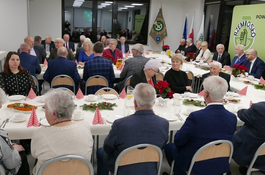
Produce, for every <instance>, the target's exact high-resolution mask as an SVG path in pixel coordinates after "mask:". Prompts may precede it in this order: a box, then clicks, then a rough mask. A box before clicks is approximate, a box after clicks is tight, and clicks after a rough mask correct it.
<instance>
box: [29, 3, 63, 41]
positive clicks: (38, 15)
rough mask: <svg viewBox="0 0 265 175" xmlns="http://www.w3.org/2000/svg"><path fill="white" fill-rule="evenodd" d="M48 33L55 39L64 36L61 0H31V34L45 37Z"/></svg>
mask: <svg viewBox="0 0 265 175" xmlns="http://www.w3.org/2000/svg"><path fill="white" fill-rule="evenodd" d="M48 34H50V35H51V36H52V38H53V40H54V39H56V38H61V37H62V7H61V0H31V1H29V35H30V36H32V37H34V36H35V35H39V36H41V37H42V38H43V39H44V38H45V37H46V35H48Z"/></svg>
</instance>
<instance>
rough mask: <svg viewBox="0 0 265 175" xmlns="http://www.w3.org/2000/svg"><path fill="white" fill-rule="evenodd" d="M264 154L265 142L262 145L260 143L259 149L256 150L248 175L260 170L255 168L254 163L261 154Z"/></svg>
mask: <svg viewBox="0 0 265 175" xmlns="http://www.w3.org/2000/svg"><path fill="white" fill-rule="evenodd" d="M264 155H265V142H264V143H263V144H262V145H260V146H259V148H258V149H257V151H256V153H255V155H254V157H253V159H252V161H251V163H250V165H249V167H248V171H247V175H251V173H252V172H253V171H259V170H258V169H256V168H253V165H254V164H255V162H256V160H257V158H258V157H259V156H264ZM264 165H265V163H264Z"/></svg>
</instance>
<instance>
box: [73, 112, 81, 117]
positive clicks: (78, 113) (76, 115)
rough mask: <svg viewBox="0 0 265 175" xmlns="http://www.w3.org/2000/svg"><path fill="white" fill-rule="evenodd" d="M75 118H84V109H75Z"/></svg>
mask: <svg viewBox="0 0 265 175" xmlns="http://www.w3.org/2000/svg"><path fill="white" fill-rule="evenodd" d="M74 118H75V119H80V118H82V111H75V112H74Z"/></svg>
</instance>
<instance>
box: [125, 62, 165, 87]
mask: <svg viewBox="0 0 265 175" xmlns="http://www.w3.org/2000/svg"><path fill="white" fill-rule="evenodd" d="M159 66H160V63H159V62H158V61H157V60H155V59H153V60H149V61H147V62H146V63H145V65H144V68H143V69H142V70H141V71H140V72H138V73H136V74H133V76H132V78H131V81H130V86H132V87H135V86H136V85H137V84H138V83H148V84H150V85H152V86H154V85H155V84H156V76H155V75H156V73H157V72H158V70H159Z"/></svg>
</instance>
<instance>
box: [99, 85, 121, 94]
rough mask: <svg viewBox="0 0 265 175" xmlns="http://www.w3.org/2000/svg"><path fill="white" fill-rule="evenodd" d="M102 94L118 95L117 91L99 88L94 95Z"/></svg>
mask: <svg viewBox="0 0 265 175" xmlns="http://www.w3.org/2000/svg"><path fill="white" fill-rule="evenodd" d="M103 94H114V95H117V96H118V95H119V94H118V92H117V91H115V90H114V89H112V88H109V87H104V88H101V89H99V90H98V91H97V92H96V93H95V95H103Z"/></svg>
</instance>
